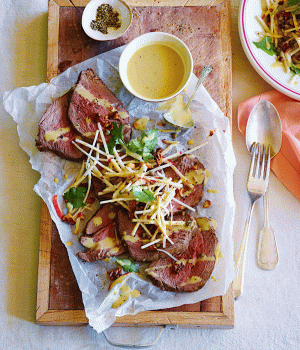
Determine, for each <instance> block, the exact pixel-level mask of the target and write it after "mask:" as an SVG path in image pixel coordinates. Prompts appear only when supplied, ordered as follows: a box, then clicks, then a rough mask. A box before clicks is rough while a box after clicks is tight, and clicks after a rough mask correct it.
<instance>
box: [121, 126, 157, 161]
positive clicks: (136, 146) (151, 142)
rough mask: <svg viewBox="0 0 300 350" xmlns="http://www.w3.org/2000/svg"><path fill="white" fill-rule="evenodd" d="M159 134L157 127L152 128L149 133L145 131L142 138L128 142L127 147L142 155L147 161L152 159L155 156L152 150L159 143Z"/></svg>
mask: <svg viewBox="0 0 300 350" xmlns="http://www.w3.org/2000/svg"><path fill="white" fill-rule="evenodd" d="M157 134H158V130H157V129H153V130H150V131H148V133H145V132H144V131H143V132H142V135H141V137H140V138H135V139H133V140H131V141H129V142H128V144H127V148H128V149H129V151H131V152H133V153H136V154H139V155H140V156H142V157H143V159H144V160H145V161H147V160H150V159H152V158H153V157H152V154H151V152H152V151H153V150H154V148H155V146H156V144H157Z"/></svg>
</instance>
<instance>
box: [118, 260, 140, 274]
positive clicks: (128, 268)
mask: <svg viewBox="0 0 300 350" xmlns="http://www.w3.org/2000/svg"><path fill="white" fill-rule="evenodd" d="M116 263H117V264H119V265H120V266H121V267H122V269H123V270H124V271H125V272H140V270H139V267H138V265H137V264H136V263H135V262H134V261H133V260H130V259H116Z"/></svg>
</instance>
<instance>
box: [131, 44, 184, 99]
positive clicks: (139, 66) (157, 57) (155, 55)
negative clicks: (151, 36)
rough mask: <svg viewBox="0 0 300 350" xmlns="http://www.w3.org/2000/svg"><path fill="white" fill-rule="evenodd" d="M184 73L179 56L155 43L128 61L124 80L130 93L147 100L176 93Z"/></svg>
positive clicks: (172, 50)
mask: <svg viewBox="0 0 300 350" xmlns="http://www.w3.org/2000/svg"><path fill="white" fill-rule="evenodd" d="M184 73H185V69H184V63H183V61H182V58H181V57H180V55H179V54H178V53H177V52H176V51H175V50H174V49H173V48H171V47H169V46H167V45H165V44H160V43H157V44H156V43H155V44H148V45H145V46H143V47H141V48H140V49H139V50H137V51H136V52H135V53H134V54H133V55H132V57H131V58H130V59H129V62H128V65H127V77H128V81H129V84H130V85H131V87H132V89H133V90H135V91H136V92H137V93H138V94H140V95H141V96H143V97H145V98H149V99H161V98H166V97H169V96H171V95H173V94H174V93H176V92H177V91H178V90H179V88H180V85H181V83H182V80H183V77H184Z"/></svg>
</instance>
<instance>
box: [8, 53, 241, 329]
mask: <svg viewBox="0 0 300 350" xmlns="http://www.w3.org/2000/svg"><path fill="white" fill-rule="evenodd" d="M123 49H124V47H121V48H117V49H114V50H112V51H109V52H106V53H104V54H102V55H99V56H97V57H94V58H92V59H89V60H87V61H84V62H82V63H80V64H78V65H76V66H73V67H71V68H69V69H68V70H66V71H65V72H64V73H62V74H60V75H59V76H57V77H56V78H54V79H52V80H51V82H50V83H49V84H46V83H43V84H40V85H38V86H31V87H22V88H18V89H16V90H13V91H12V92H6V93H4V95H3V104H4V107H5V109H6V111H7V112H8V113H10V114H11V116H12V117H13V119H14V120H15V122H16V123H17V129H18V134H19V137H20V146H21V147H22V149H23V150H24V151H25V152H27V154H28V155H29V156H30V163H31V165H32V168H33V169H34V170H37V171H38V172H39V173H40V174H41V178H40V180H39V181H38V183H37V184H36V185H35V186H34V190H35V191H36V193H37V194H38V195H40V196H41V197H42V199H43V200H44V201H45V203H46V204H47V206H48V208H49V211H50V215H51V218H52V220H53V221H54V222H55V224H56V226H57V228H58V231H59V234H60V237H61V240H62V242H63V243H64V244H66V242H72V243H73V244H72V246H68V245H66V248H67V251H68V255H69V259H70V262H71V265H72V268H73V270H74V274H75V276H76V279H77V282H78V285H79V288H80V290H81V292H82V298H83V303H84V306H85V312H86V315H87V317H88V319H89V323H90V325H91V326H92V327H93V328H94V329H95V330H96V331H97V332H102V331H103V330H105V329H107V328H108V327H110V326H111V325H112V324H113V323H114V321H115V319H116V317H118V316H123V315H126V314H127V315H128V314H136V313H138V312H140V311H145V310H154V309H163V308H169V307H175V306H180V305H183V304H188V303H195V302H198V301H201V300H205V299H207V298H210V297H213V296H218V295H223V294H224V293H225V292H226V291H227V288H228V286H229V284H230V283H231V282H232V280H233V276H234V269H233V241H232V231H233V220H234V210H235V203H234V198H233V171H234V167H235V157H234V153H233V148H232V143H231V132H230V125H229V122H228V118H227V117H225V116H224V115H223V113H222V112H221V110H220V109H219V107H218V106H217V104H216V103H215V102H214V101H213V100H212V98H211V97H210V96H209V94H208V92H207V91H206V90H205V88H204V87H203V86H201V87H200V88H199V89H198V91H197V93H196V95H195V99H194V101H193V102H192V104H191V110H192V116H193V118H194V121H195V128H191V129H190V130H187V131H184V132H181V133H180V135H179V137H178V138H177V140H178V141H180V145H179V146H178V148H177V150H183V149H186V148H187V147H190V148H191V146H188V145H187V141H188V140H189V139H193V140H194V141H195V146H196V145H198V144H200V143H202V142H203V141H204V140H205V138H206V136H207V135H208V134H209V132H210V131H211V130H215V134H214V136H212V137H211V138H210V139H209V143H208V144H207V145H206V146H205V147H203V148H202V149H200V150H199V151H197V152H196V153H195V155H197V156H198V157H199V159H200V161H201V162H202V163H203V164H204V166H205V168H206V169H209V170H210V172H211V177H210V179H209V182H208V185H207V186H206V189H207V188H211V189H217V190H218V192H217V193H208V192H207V191H204V196H203V201H204V200H206V199H208V200H210V201H211V202H212V205H211V207H210V208H208V209H204V208H202V206H201V205H199V206H198V207H197V212H196V214H193V215H194V216H206V217H209V218H213V219H215V220H216V222H217V224H218V227H217V229H216V234H217V237H218V240H219V244H220V247H221V250H222V252H223V255H224V258H222V259H220V260H219V261H218V263H217V264H216V266H215V269H214V271H213V273H212V275H213V276H214V277H215V278H214V279H209V280H208V282H207V283H206V285H205V286H204V287H203V288H202V289H201V290H199V291H197V292H194V293H173V292H165V291H162V290H160V289H159V288H157V287H155V286H153V285H152V283H151V282H149V281H148V280H147V279H144V278H141V277H139V276H138V275H136V274H134V273H132V274H130V277H129V279H128V280H127V281H126V283H127V284H128V285H129V286H130V287H131V289H134V288H136V289H138V290H139V291H140V292H141V295H140V296H139V297H138V298H131V297H130V298H129V299H128V300H127V302H125V303H124V304H123V305H122V306H121V307H119V308H116V309H113V308H111V305H112V303H113V302H114V301H115V300H116V299H117V298H118V296H119V289H120V284H117V285H116V286H115V287H114V288H112V289H111V290H110V291H109V292H108V286H109V284H110V280H109V279H108V278H107V275H106V271H107V270H108V269H112V268H113V267H115V263H114V259H111V261H110V262H103V261H100V262H94V263H86V262H82V261H81V260H80V259H79V258H77V256H76V254H77V253H78V252H79V251H83V250H84V249H83V247H82V246H81V244H80V243H79V242H78V236H75V235H74V234H73V233H72V228H71V226H69V225H67V224H65V223H63V222H62V221H61V220H60V219H59V218H58V217H57V215H56V212H55V209H54V207H53V205H52V197H53V195H55V194H56V195H57V196H58V198H59V199H61V198H62V194H63V192H64V190H65V188H66V187H68V186H69V185H70V183H71V182H72V180H73V179H74V177H75V175H76V173H77V171H78V169H79V167H80V164H77V163H74V162H70V161H66V160H62V159H60V158H59V157H58V156H56V155H54V154H52V153H48V152H39V151H38V150H37V149H36V147H35V138H36V136H37V132H38V122H39V120H40V119H41V117H42V116H43V114H44V113H45V111H46V110H47V108H48V107H49V105H50V104H51V103H52V102H53V101H54V100H55V99H57V98H58V97H59V96H61V95H63V94H64V93H65V92H67V91H68V90H69V89H70V88H71V87H72V85H73V84H75V83H76V81H77V78H78V75H79V73H80V72H81V71H82V70H84V69H87V68H92V69H93V70H94V71H95V72H96V73H97V74H98V75H99V76H100V78H101V79H102V80H103V81H104V83H106V85H107V86H108V88H109V89H111V90H112V91H113V92H114V93H115V94H116V95H117V97H118V98H119V99H120V100H121V101H122V102H123V105H124V107H125V109H127V111H128V112H129V113H130V116H131V122H132V121H134V120H135V119H136V118H140V117H142V116H149V117H150V120H151V121H150V122H149V128H153V127H158V128H159V129H162V128H163V127H161V126H157V125H156V122H157V121H160V120H161V118H162V113H161V112H160V113H159V112H157V111H156V108H157V104H155V103H147V102H144V101H141V100H139V99H137V98H135V97H134V96H132V95H131V94H130V93H129V92H128V91H127V90H126V89H125V88H124V87H123V85H122V83H121V81H120V78H119V74H118V62H119V57H120V54H121V52H122V51H123ZM196 82H197V78H196V76H193V77H192V80H191V83H190V84H189V87H188V90H187V92H186V96H185V98H186V99H188V96H190V95H191V93H192V90H193V87H194V86H195V85H196ZM166 128H168V129H169V128H170V127H169V126H167V127H166ZM135 136H136V135H135ZM159 137H161V138H168V137H169V136H168V134H167V133H159ZM159 145H160V146H162V144H161V142H159ZM164 148H165V145H164ZM174 151H175V150H174ZM65 174H68V176H69V177H68V180H67V181H66V180H65V178H64V175H65ZM54 178H57V179H58V180H59V182H58V184H56V183H55V182H54ZM61 204H62V202H61Z"/></svg>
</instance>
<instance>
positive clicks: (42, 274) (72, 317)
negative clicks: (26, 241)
mask: <svg viewBox="0 0 300 350" xmlns="http://www.w3.org/2000/svg"><path fill="white" fill-rule="evenodd" d="M72 2H73V4H74V5H75V6H76V8H75V7H74V6H73V5H72V4H71V2H70V1H69V0H49V17H48V61H47V80H48V81H50V80H51V79H52V78H53V77H55V76H56V75H58V74H60V73H62V72H63V71H65V70H66V69H67V68H69V67H70V66H73V65H75V64H77V63H80V62H82V61H84V60H86V59H88V58H91V57H94V56H96V55H98V54H100V53H103V52H105V51H108V50H111V49H113V48H116V47H119V46H122V45H124V44H126V43H128V42H129V41H131V40H132V39H133V38H135V37H137V36H139V35H141V34H143V33H147V32H149V31H162V32H168V33H171V34H174V35H176V36H178V37H179V38H180V39H182V40H183V41H184V42H185V43H186V44H187V45H188V47H189V48H190V50H191V53H192V56H193V59H194V73H195V74H196V75H197V76H198V75H199V72H200V70H201V69H202V67H203V66H204V65H205V64H210V65H211V66H212V67H213V71H212V73H211V74H210V75H209V76H208V77H207V78H206V80H205V82H204V86H205V87H206V89H207V90H208V92H209V93H210V95H211V96H212V98H213V99H214V100H215V101H216V102H217V103H218V105H219V106H220V108H221V109H222V111H223V112H224V114H225V115H226V116H227V117H228V118H229V119H231V106H232V101H231V93H232V88H231V72H232V71H231V37H230V11H231V6H230V0H227V1H223V2H222V3H220V0H210V1H209V3H210V4H211V5H210V6H208V5H207V4H208V1H207V0H190V1H186V0H184V1H181V0H174V1H172V0H162V1H159V0H157V1H155V0H153V1H149V0H135V1H134V0H130V1H128V3H129V5H130V6H131V7H132V11H133V23H132V25H131V27H130V28H129V30H128V31H127V32H126V34H125V35H123V36H122V37H121V38H119V39H117V40H115V41H106V42H97V41H94V40H93V39H90V38H89V37H88V36H87V35H86V34H85V33H84V31H83V29H82V27H81V15H82V12H83V9H84V6H86V4H87V3H88V2H89V1H88V0H77V1H76V0H73V1H72ZM36 320H37V323H38V324H42V325H79V324H86V323H88V319H87V318H86V316H85V312H84V306H83V303H82V298H81V292H80V290H79V288H78V286H77V282H76V279H75V276H74V274H73V271H72V268H71V265H70V262H69V259H68V255H67V251H66V249H65V247H64V245H63V244H62V243H61V241H60V237H59V234H58V231H57V229H56V226H55V224H54V223H53V222H52V220H51V218H50V214H49V211H48V209H47V207H46V205H45V203H42V208H41V225H40V247H39V268H38V290H37V312H36ZM233 323H234V311H233V293H232V288H231V287H230V288H229V290H228V292H227V293H226V295H225V296H222V297H221V296H220V297H214V298H211V299H208V300H204V301H202V302H199V303H196V304H191V305H183V306H180V307H176V308H172V309H165V310H157V311H146V312H140V313H138V314H137V315H134V316H123V317H120V318H117V321H116V322H115V324H114V325H117V326H118V325H119V326H120V325H122V326H124V325H127V326H130V325H139V326H140V325H148V326H157V325H168V324H169V325H180V326H186V327H191V326H197V327H218V328H221V327H223V328H224V327H226V328H231V327H233Z"/></svg>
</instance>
